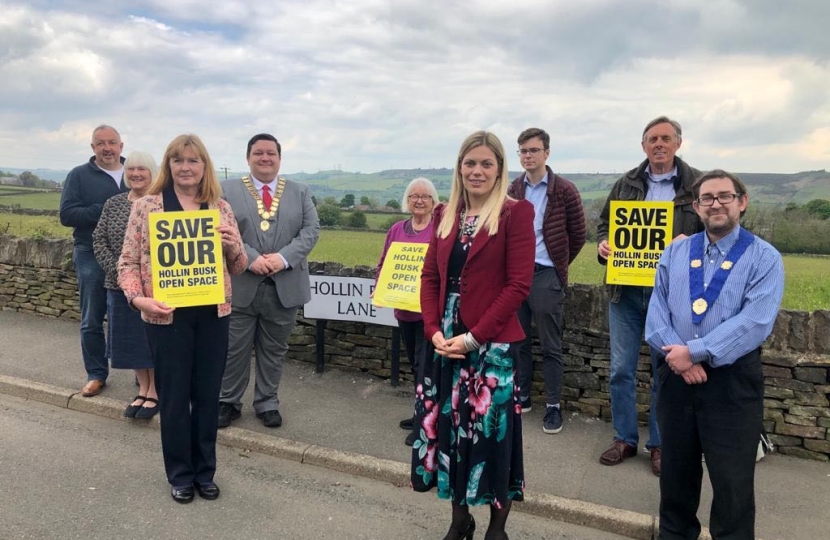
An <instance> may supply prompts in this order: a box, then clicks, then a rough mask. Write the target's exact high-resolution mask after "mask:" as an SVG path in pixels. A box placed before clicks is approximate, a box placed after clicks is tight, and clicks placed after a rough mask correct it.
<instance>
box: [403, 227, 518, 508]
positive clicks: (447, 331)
mask: <svg viewBox="0 0 830 540" xmlns="http://www.w3.org/2000/svg"><path fill="white" fill-rule="evenodd" d="M462 224H463V225H462V227H461V232H460V234H459V236H460V237H459V239H458V241H457V242H456V244H455V246H454V248H453V253H452V255H451V257H450V264H449V276H450V277H449V281H450V283H449V287H448V297H447V303H446V309H445V311H444V316H443V320H442V332H443V334H444V335H445V336H457V335H460V334H463V333H465V332H467V328H466V327H465V326H464V323H463V321H461V319H460V316H459V306H460V298H461V297H460V294H459V293H458V289H457V287H455V286H454V285H455V283H456V280H457V279H458V276H460V274H461V270H462V269H463V266H464V262H465V261H466V257H467V251H468V249H469V246H470V244H471V238H472V235H471V234H470V233H471V230H472V227H474V226H475V221H474V220H470V221H465V220H464V218H463V217H462ZM521 414H522V410H521V404H520V402H519V397H518V392H517V389H516V388H515V385H514V362H513V357H512V354H511V349H510V345H509V344H507V343H485V344H483V345H482V346H481V347H480V348H479V349H478V350H474V351H471V352H469V353H467V354H466V355H465V357H464V358H463V359H452V358H446V357H444V356H441V355H439V354H437V353H435V352H434V350H432V348H431V347H430V350H429V351H428V354H427V358H426V366H425V370H424V379H423V381H422V382H421V384H419V385H418V386H417V388H416V396H415V415H416V422H417V424H416V425H419V426H420V433H419V437H418V439H417V440H416V441H415V443H414V444H413V446H412V478H411V481H412V487H413V489H414V490H415V491H429V490H430V489H432V488H433V487H436V488H437V491H438V497H439V498H442V499H449V500H451V501H453V502H455V503H458V504H462V505H470V506H473V505H481V504H492V505H493V506H495V507H496V508H501V507H503V506H504V505H505V503H507V501H509V500H518V501H521V500H522V499H523V498H524V466H523V457H522V422H521Z"/></svg>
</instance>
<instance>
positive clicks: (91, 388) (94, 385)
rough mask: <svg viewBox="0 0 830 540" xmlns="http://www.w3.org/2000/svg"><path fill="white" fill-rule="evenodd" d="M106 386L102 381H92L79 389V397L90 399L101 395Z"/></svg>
mask: <svg viewBox="0 0 830 540" xmlns="http://www.w3.org/2000/svg"><path fill="white" fill-rule="evenodd" d="M106 385H107V383H106V382H104V381H99V380H98V379H92V380H91V381H89V382H88V383H86V386H84V387H83V388H82V389H81V395H82V396H84V397H92V396H97V395H98V394H100V393H101V391H102V390H103V389H104V387H105V386H106Z"/></svg>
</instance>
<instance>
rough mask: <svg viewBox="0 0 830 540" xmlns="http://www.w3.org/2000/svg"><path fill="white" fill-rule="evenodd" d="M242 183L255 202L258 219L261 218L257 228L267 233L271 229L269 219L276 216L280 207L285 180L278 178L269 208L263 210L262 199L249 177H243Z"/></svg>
mask: <svg viewBox="0 0 830 540" xmlns="http://www.w3.org/2000/svg"><path fill="white" fill-rule="evenodd" d="M242 183H243V184H245V187H246V188H248V191H249V192H250V193H251V197H253V198H254V201H255V202H256V212H257V214H259V217H261V218H262V221H261V222H260V224H259V228H260V229H262V230H263V231H267V230H268V229H270V228H271V218H273V217H274V216H276V215H277V210H278V209H279V207H280V198H281V197H282V190H284V189H285V178H283V177H279V178H278V179H277V189H276V190H275V191H274V196H273V197H272V198H271V206H270V207H269V208H265V204H264V203H263V202H262V197H260V196H259V193H258V192H257V190H256V188H255V187H254V184H253V182H251V179H250V178H249V177H247V176H243V177H242Z"/></svg>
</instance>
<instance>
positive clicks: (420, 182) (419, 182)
mask: <svg viewBox="0 0 830 540" xmlns="http://www.w3.org/2000/svg"><path fill="white" fill-rule="evenodd" d="M417 186H424V187H425V188H426V190H427V192H428V193H429V196H430V197H432V204H433V205H436V204H438V190H436V189H435V184H433V183H432V180H430V179H429V178H424V177H423V176H419V177H418V178H413V179H412V181H411V182H410V183H409V185H408V186H406V189H405V190H404V192H403V198H402V199H401V212H406V213H407V214H408V213H410V212H411V210H410V209H409V196H410V195H411V194H412V190H413V189H415V188H416V187H417Z"/></svg>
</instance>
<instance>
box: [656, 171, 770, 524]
mask: <svg viewBox="0 0 830 540" xmlns="http://www.w3.org/2000/svg"><path fill="white" fill-rule="evenodd" d="M692 190H693V197H694V198H695V202H694V205H693V206H694V210H695V211H696V212H697V214H698V215H699V216H700V219H701V220H702V221H703V225H704V227H705V232H702V233H698V234H695V235H694V236H692V237H691V238H688V239H685V240H683V241H680V242H674V243H672V244H671V245H670V246H668V247H667V248H666V250H665V252H664V253H663V256H662V257H661V258H660V263H659V265H658V268H657V280H656V282H655V285H654V293H653V294H652V296H651V303H650V305H649V309H648V317H647V319H646V339H647V340H648V342H649V344H651V346H652V347H653V348H654V349H655V350H657V351H660V355H659V356H660V358H659V360H658V364H659V365H658V368H657V372H658V377H659V378H660V399H659V401H658V404H657V419H658V423H659V425H660V434H661V435H662V437H663V474H662V476H661V477H660V535H659V538H660V539H661V540H674V539H678V540H679V539H683V538H697V537H698V535H699V533H700V521H698V519H697V510H698V506H699V504H700V488H701V480H702V476H703V466H702V464H701V455H705V456H706V467H707V468H708V469H709V479H710V481H711V483H712V492H713V498H712V509H711V519H710V522H709V529H710V531H711V533H712V538H714V539H715V540H717V539H720V538H745V539H752V538H755V491H754V489H755V488H754V477H755V461H756V449H757V446H758V439H759V437H760V435H761V432H762V429H763V412H764V405H763V398H764V376H763V373H762V371H761V359H760V347H761V344H762V343H763V342H764V340H766V338H767V337H768V336H769V334H770V332H771V331H772V326H773V323H774V322H775V319H776V316H777V315H778V309H779V307H780V304H781V297H782V296H783V293H784V265H783V262H782V260H781V255H780V254H779V253H778V252H777V251H776V250H775V248H773V247H772V246H771V245H769V244H768V243H767V242H765V241H763V240H761V239H760V238H757V237H756V236H754V235H753V234H751V233H750V232H748V231H747V230H746V229H743V228H741V226H740V225H739V220H740V217H741V216H742V215H743V213H744V211H745V210H746V207H747V205H748V204H749V195H748V194H747V190H746V186H745V185H744V183H743V182H741V180H740V179H739V178H738V177H737V176H735V175H734V174H730V173H728V172H726V171H722V170H715V171H711V172H709V173H706V174H705V175H703V176H702V177H701V178H700V180H698V181H697V182H695V184H694V186H693V187H692Z"/></svg>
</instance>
